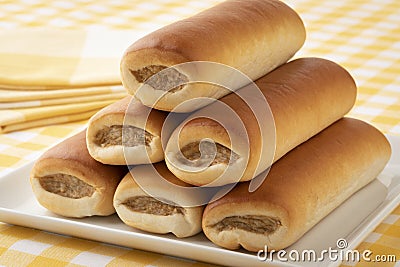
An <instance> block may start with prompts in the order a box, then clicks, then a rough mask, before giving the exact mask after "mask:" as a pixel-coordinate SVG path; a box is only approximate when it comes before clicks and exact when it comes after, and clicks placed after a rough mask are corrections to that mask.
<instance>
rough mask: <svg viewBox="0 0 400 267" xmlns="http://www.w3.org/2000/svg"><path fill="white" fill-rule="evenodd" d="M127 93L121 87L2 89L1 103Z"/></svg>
mask: <svg viewBox="0 0 400 267" xmlns="http://www.w3.org/2000/svg"><path fill="white" fill-rule="evenodd" d="M0 75H1V74H0ZM125 92H126V91H125V89H124V88H123V87H122V86H121V85H117V86H97V87H87V88H68V89H58V90H13V89H11V90H10V89H0V103H5V102H21V101H34V100H44V99H55V98H67V97H78V96H95V95H102V94H121V93H125Z"/></svg>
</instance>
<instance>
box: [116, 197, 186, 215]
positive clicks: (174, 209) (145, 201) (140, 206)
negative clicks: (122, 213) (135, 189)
mask: <svg viewBox="0 0 400 267" xmlns="http://www.w3.org/2000/svg"><path fill="white" fill-rule="evenodd" d="M122 205H125V206H126V207H128V208H129V209H130V210H132V211H135V212H141V213H148V214H154V215H160V216H170V215H174V214H184V213H185V209H184V208H183V207H180V206H177V205H173V204H166V203H164V202H161V201H159V200H157V199H155V198H153V197H149V196H137V197H131V198H128V199H126V200H125V202H123V203H122Z"/></svg>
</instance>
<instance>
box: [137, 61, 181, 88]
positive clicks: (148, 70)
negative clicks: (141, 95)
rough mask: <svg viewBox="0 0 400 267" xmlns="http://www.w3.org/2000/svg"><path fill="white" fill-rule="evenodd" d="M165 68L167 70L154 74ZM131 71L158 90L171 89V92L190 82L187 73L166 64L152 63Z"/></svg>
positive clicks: (140, 80)
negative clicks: (184, 73)
mask: <svg viewBox="0 0 400 267" xmlns="http://www.w3.org/2000/svg"><path fill="white" fill-rule="evenodd" d="M164 69H166V70H165V71H163V72H161V73H159V74H157V75H155V76H153V75H154V74H156V73H158V72H160V71H162V70H164ZM130 72H131V73H132V75H133V76H134V77H135V79H136V80H137V81H138V82H139V83H144V82H145V83H146V84H148V85H150V86H151V87H153V88H154V89H156V90H161V91H169V92H170V93H175V92H177V91H179V90H181V89H182V88H183V86H184V85H185V84H186V83H188V82H189V79H188V78H187V77H186V75H183V74H182V73H180V72H179V71H177V70H176V69H174V68H167V67H166V66H160V65H150V66H146V67H144V68H141V69H139V70H130ZM179 84H180V85H179Z"/></svg>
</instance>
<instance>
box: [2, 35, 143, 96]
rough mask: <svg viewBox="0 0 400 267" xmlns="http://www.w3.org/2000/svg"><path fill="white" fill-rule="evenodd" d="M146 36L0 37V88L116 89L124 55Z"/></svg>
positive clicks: (119, 81)
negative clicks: (99, 87)
mask: <svg viewBox="0 0 400 267" xmlns="http://www.w3.org/2000/svg"><path fill="white" fill-rule="evenodd" d="M144 34H146V32H140V31H135V32H132V31H129V30H126V31H125V30H121V31H118V30H113V31H104V30H101V31H100V30H66V29H57V28H22V29H12V30H2V31H0V40H1V42H0V88H3V89H29V90H37V89H39V90H43V89H54V88H62V89H66V88H71V87H90V86H102V85H118V84H121V80H120V75H119V63H120V58H121V57H122V54H123V52H124V51H125V49H126V48H127V47H128V46H129V45H130V44H131V43H132V41H134V40H135V39H137V38H140V37H141V36H143V35H144Z"/></svg>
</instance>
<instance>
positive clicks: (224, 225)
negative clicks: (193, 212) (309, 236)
mask: <svg viewBox="0 0 400 267" xmlns="http://www.w3.org/2000/svg"><path fill="white" fill-rule="evenodd" d="M390 154H391V149H390V144H389V142H388V141H387V140H386V138H385V136H384V135H383V134H382V133H381V132H379V131H378V130H377V129H375V128H374V127H373V126H371V125H369V124H367V123H365V122H362V121H359V120H356V119H350V118H344V119H341V120H339V121H338V122H336V123H335V124H333V125H331V126H330V127H328V128H327V129H325V130H324V131H322V132H321V133H319V134H318V135H316V136H314V137H313V138H311V139H310V140H308V141H307V142H305V143H303V144H301V145H300V146H298V147H296V148H295V149H293V150H292V151H290V152H289V153H288V154H287V155H285V156H284V157H283V158H281V159H280V160H279V161H277V162H276V163H275V164H274V165H272V167H271V169H270V171H269V173H268V175H267V176H266V177H262V178H265V180H264V182H263V183H262V185H261V187H259V188H258V189H257V190H256V191H254V192H252V193H249V191H248V186H249V183H248V182H247V183H239V184H238V185H237V186H236V187H235V188H234V189H233V190H232V191H231V192H229V193H228V194H227V195H225V196H224V197H222V198H220V199H219V200H217V201H215V202H213V203H210V204H208V206H207V207H206V209H205V210H204V216H203V221H202V227H203V231H204V233H205V234H206V236H207V237H208V238H209V239H210V240H211V241H212V242H214V243H215V244H217V245H219V246H222V247H225V248H229V249H237V248H239V247H240V246H242V247H243V248H245V249H247V250H250V251H258V250H260V249H264V246H265V245H267V247H268V249H269V250H272V249H275V250H280V249H283V248H286V247H288V246H290V245H291V244H293V243H294V242H295V241H297V240H298V239H299V238H300V237H301V236H302V235H303V234H304V233H306V232H307V231H308V230H309V229H311V228H312V227H313V226H314V225H315V224H317V223H318V222H319V221H320V220H321V219H323V218H324V217H325V216H326V215H328V214H329V213H330V212H331V211H333V210H334V209H335V208H336V207H338V206H339V205H340V204H341V203H342V202H343V201H345V200H346V199H347V198H348V197H350V196H351V195H352V194H353V193H355V192H356V191H358V190H359V189H360V188H362V187H363V186H365V185H366V184H368V183H369V182H371V181H372V180H373V179H374V178H375V177H377V175H378V174H379V173H380V172H381V171H382V169H383V168H384V166H385V165H386V163H387V162H388V160H389V158H390ZM261 175H265V174H261Z"/></svg>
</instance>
